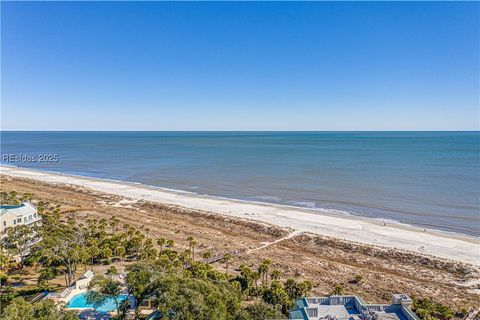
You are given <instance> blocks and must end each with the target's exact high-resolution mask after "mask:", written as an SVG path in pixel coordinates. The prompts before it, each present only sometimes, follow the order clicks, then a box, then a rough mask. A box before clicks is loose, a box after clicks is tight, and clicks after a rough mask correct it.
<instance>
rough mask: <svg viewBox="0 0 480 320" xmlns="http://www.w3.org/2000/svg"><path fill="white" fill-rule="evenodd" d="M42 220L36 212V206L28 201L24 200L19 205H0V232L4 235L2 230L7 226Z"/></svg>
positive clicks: (30, 223)
mask: <svg viewBox="0 0 480 320" xmlns="http://www.w3.org/2000/svg"><path fill="white" fill-rule="evenodd" d="M41 220H42V218H41V217H40V215H39V214H38V212H37V208H35V206H34V205H33V204H31V203H30V202H24V203H22V204H20V205H14V206H8V205H2V206H0V234H1V237H3V236H5V234H4V231H5V229H7V228H9V227H15V226H19V225H32V224H35V223H39V222H40V221H41Z"/></svg>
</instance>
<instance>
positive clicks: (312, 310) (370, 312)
mask: <svg viewBox="0 0 480 320" xmlns="http://www.w3.org/2000/svg"><path fill="white" fill-rule="evenodd" d="M411 304H412V299H411V298H410V297H409V296H407V295H406V294H393V295H392V303H391V304H367V303H365V301H363V299H361V298H360V297H357V296H353V295H351V296H330V297H306V298H303V299H299V300H297V301H296V302H295V308H294V309H293V310H291V311H290V312H289V319H303V320H320V319H325V320H419V318H418V316H417V315H416V314H415V313H414V312H413V311H412V310H411V308H410V306H411Z"/></svg>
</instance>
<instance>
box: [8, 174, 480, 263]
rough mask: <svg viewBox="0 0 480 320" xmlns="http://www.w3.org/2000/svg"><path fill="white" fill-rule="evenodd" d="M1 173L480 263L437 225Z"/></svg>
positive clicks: (468, 241) (473, 249)
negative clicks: (419, 224)
mask: <svg viewBox="0 0 480 320" xmlns="http://www.w3.org/2000/svg"><path fill="white" fill-rule="evenodd" d="M0 173H1V174H4V175H8V176H12V177H18V178H26V179H34V180H38V181H42V182H46V183H63V184H74V185H78V186H82V187H86V188H89V189H92V190H95V191H100V192H105V193H109V194H115V195H119V196H124V197H127V198H132V199H136V200H146V201H152V202H158V203H162V204H167V205H174V206H181V207H185V208H188V209H195V210H200V211H206V212H210V213H214V214H223V215H228V216H233V217H238V218H242V219H249V220H253V221H258V222H266V223H269V224H273V225H277V226H281V227H290V228H292V229H295V230H299V231H303V232H310V233H315V234H320V235H325V236H331V237H334V238H339V239H344V240H348V241H356V242H360V243H364V244H370V245H376V246H386V247H392V248H398V249H404V250H409V251H414V252H418V253H423V254H428V255H433V256H437V257H440V258H445V259H450V260H452V258H453V257H455V260H458V261H462V262H466V263H472V264H475V265H480V254H479V252H478V248H479V247H480V238H477V237H474V236H469V235H464V234H459V233H453V232H446V231H440V230H434V229H428V230H427V232H425V231H424V229H423V228H420V227H416V226H411V225H407V224H402V223H397V222H391V221H389V222H387V223H386V225H384V222H382V221H381V220H380V219H371V218H365V217H361V216H354V215H351V216H350V215H343V214H334V213H331V212H328V211H326V210H321V209H320V210H319V209H308V208H301V207H294V206H288V205H280V204H271V203H264V202H256V201H244V200H234V199H227V198H220V197H214V196H207V195H200V194H196V193H192V192H188V191H180V190H173V189H167V188H162V187H155V186H148V185H144V184H140V183H133V182H123V181H117V180H107V179H97V178H90V177H83V176H74V175H67V174H63V173H53V172H47V171H37V170H31V169H24V168H18V167H13V166H6V165H1V166H0Z"/></svg>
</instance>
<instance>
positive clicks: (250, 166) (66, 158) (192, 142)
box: [1, 131, 480, 236]
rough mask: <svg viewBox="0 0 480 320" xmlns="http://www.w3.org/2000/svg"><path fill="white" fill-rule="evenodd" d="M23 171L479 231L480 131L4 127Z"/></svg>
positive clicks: (6, 147)
mask: <svg viewBox="0 0 480 320" xmlns="http://www.w3.org/2000/svg"><path fill="white" fill-rule="evenodd" d="M1 154H2V157H1V161H2V163H3V164H8V165H14V166H18V167H23V168H31V169H37V170H47V171H54V172H61V173H66V174H74V175H81V176H88V177H95V178H104V179H114V180H121V181H128V182H138V183H142V184H147V185H152V186H158V187H165V188H170V189H177V190H183V191H189V192H195V193H199V194H208V195H213V196H220V197H226V198H233V199H241V200H251V201H259V202H267V203H276V204H285V205H291V206H298V207H306V208H311V209H327V210H331V211H332V212H335V213H337V214H353V215H360V216H365V217H370V218H375V219H381V220H385V221H391V220H393V221H398V222H401V223H407V224H411V225H417V226H422V227H425V228H433V229H440V230H445V231H451V232H457V233H463V234H469V235H474V236H480V132H12V131H4V132H1Z"/></svg>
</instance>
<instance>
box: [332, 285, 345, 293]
mask: <svg viewBox="0 0 480 320" xmlns="http://www.w3.org/2000/svg"><path fill="white" fill-rule="evenodd" d="M342 294H343V285H342V284H341V283H337V284H336V285H335V287H334V288H333V291H332V295H333V296H341V295H342Z"/></svg>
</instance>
